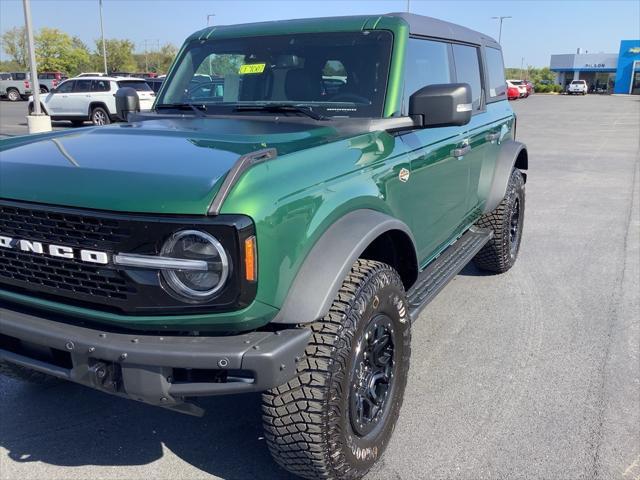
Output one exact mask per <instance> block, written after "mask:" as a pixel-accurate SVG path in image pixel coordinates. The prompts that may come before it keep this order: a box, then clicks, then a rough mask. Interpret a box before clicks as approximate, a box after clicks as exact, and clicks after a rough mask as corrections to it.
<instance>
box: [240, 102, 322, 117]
mask: <svg viewBox="0 0 640 480" xmlns="http://www.w3.org/2000/svg"><path fill="white" fill-rule="evenodd" d="M234 111H235V112H252V111H254V112H256V111H262V112H274V113H278V112H293V113H301V114H302V115H305V116H307V117H309V118H313V119H314V120H326V119H327V117H325V116H324V115H320V114H319V113H316V112H314V111H313V110H312V109H311V107H306V106H304V105H291V104H289V103H265V104H257V105H238V106H237V107H236V108H235V109H234Z"/></svg>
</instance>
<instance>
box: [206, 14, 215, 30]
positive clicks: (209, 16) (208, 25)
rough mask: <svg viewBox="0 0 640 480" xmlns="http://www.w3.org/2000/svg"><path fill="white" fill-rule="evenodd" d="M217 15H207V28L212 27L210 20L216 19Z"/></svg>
mask: <svg viewBox="0 0 640 480" xmlns="http://www.w3.org/2000/svg"><path fill="white" fill-rule="evenodd" d="M215 16H216V14H215V13H210V14H209V15H207V27H210V26H211V24H210V23H209V19H210V18H213V17H215Z"/></svg>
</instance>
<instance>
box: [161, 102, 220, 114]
mask: <svg viewBox="0 0 640 480" xmlns="http://www.w3.org/2000/svg"><path fill="white" fill-rule="evenodd" d="M158 108H167V109H169V108H171V109H175V110H186V109H187V108H188V109H190V110H193V111H194V112H195V113H196V114H197V115H198V116H199V117H206V116H207V114H206V113H205V112H206V110H207V107H205V106H204V105H202V104H199V105H194V104H193V103H190V102H185V103H161V104H160V105H156V109H158ZM202 110H204V112H203V111H202Z"/></svg>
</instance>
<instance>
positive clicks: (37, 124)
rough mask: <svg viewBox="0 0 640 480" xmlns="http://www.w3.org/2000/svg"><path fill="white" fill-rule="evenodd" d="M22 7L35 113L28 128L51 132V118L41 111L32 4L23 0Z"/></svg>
mask: <svg viewBox="0 0 640 480" xmlns="http://www.w3.org/2000/svg"><path fill="white" fill-rule="evenodd" d="M22 7H23V8H24V26H25V29H26V31H27V46H28V48H29V68H30V70H31V91H32V92H33V113H32V114H29V115H28V116H27V127H28V129H29V133H39V132H50V131H51V117H49V116H48V115H43V114H42V110H41V109H40V83H39V82H38V65H37V64H36V49H35V47H34V42H33V26H32V25H31V2H30V1H29V0H22Z"/></svg>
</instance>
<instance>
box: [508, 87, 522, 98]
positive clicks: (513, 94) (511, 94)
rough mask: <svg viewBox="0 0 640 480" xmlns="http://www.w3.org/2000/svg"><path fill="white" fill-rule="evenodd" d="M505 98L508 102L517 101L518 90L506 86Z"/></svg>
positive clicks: (518, 96)
mask: <svg viewBox="0 0 640 480" xmlns="http://www.w3.org/2000/svg"><path fill="white" fill-rule="evenodd" d="M507 98H508V99H509V100H517V99H518V98H520V90H518V87H516V86H515V85H514V86H510V85H507Z"/></svg>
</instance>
